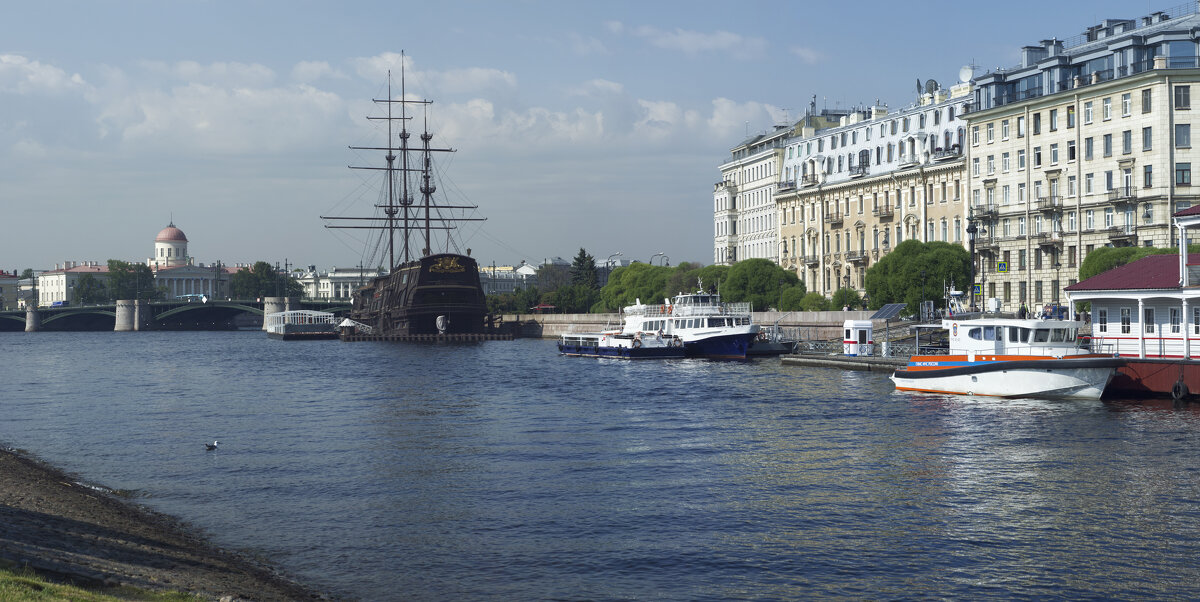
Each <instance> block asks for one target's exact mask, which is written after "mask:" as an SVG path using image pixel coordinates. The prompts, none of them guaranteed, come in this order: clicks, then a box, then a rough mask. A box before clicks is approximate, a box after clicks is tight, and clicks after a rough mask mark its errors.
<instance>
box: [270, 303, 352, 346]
mask: <svg viewBox="0 0 1200 602" xmlns="http://www.w3.org/2000/svg"><path fill="white" fill-rule="evenodd" d="M265 322H266V331H267V336H269V337H271V338H275V339H282V340H284V341H302V340H312V339H336V338H337V337H338V331H337V316H335V315H333V314H331V313H329V312H324V311H312V310H307V309H298V310H292V311H280V312H274V313H269V314H267V315H266V320H265Z"/></svg>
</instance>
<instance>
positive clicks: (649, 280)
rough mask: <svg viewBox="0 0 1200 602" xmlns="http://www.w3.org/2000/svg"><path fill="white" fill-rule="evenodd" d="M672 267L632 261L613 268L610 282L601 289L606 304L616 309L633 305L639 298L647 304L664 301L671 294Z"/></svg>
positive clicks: (601, 296)
mask: <svg viewBox="0 0 1200 602" xmlns="http://www.w3.org/2000/svg"><path fill="white" fill-rule="evenodd" d="M671 269H672V268H668V267H663V266H653V265H650V264H648V263H631V264H629V265H627V266H622V267H619V268H617V269H615V270H613V272H612V274H610V275H609V277H608V284H606V285H604V288H603V289H601V291H600V298H601V299H602V300H603V301H604V304H605V306H607V307H609V308H610V309H613V310H614V311H615V310H617V309H620V308H622V307H625V306H626V305H633V304H634V303H635V302H636V301H637V300H639V299H640V300H641V302H642V303H646V304H657V303H662V302H663V298H664V297H667V296H669V293H668V292H667V278H668V277H669V276H670V274H671Z"/></svg>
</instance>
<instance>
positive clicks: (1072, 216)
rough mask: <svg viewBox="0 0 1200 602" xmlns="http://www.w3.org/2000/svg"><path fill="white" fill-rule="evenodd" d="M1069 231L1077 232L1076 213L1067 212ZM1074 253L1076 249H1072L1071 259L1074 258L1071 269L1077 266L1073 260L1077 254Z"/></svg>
mask: <svg viewBox="0 0 1200 602" xmlns="http://www.w3.org/2000/svg"><path fill="white" fill-rule="evenodd" d="M1067 231H1068V232H1074V231H1075V212H1074V211H1068V212H1067ZM1074 251H1075V247H1071V257H1072V261H1071V264H1070V265H1071V267H1074V266H1075V261H1074V259H1073V258H1074V257H1075V253H1074Z"/></svg>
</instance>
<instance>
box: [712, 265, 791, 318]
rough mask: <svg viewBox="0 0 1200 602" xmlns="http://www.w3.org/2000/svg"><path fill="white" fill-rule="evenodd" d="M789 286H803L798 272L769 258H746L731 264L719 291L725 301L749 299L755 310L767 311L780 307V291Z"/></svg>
mask: <svg viewBox="0 0 1200 602" xmlns="http://www.w3.org/2000/svg"><path fill="white" fill-rule="evenodd" d="M790 286H802V285H801V284H800V279H799V278H797V277H796V273H795V272H790V271H788V270H785V269H783V268H782V267H780V266H779V265H778V264H776V263H774V262H772V261H770V260H767V259H747V260H745V261H739V262H737V263H735V264H733V266H732V267H731V268H729V278H728V279H727V280H726V281H725V282H724V283H722V284H721V290H720V293H721V299H722V300H723V301H730V302H737V301H749V302H750V305H751V308H752V309H753V310H754V311H764V310H766V309H768V308H771V307H776V308H777V307H779V295H780V293H782V292H783V290H784V289H785V288H788V287H790Z"/></svg>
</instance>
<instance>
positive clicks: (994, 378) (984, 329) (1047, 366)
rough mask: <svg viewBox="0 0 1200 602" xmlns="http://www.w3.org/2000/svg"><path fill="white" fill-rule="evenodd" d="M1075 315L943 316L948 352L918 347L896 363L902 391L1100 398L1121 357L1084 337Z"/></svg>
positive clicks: (895, 375) (896, 376)
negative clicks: (905, 361)
mask: <svg viewBox="0 0 1200 602" xmlns="http://www.w3.org/2000/svg"><path fill="white" fill-rule="evenodd" d="M1082 326H1083V324H1082V323H1081V322H1077V321H1071V320H1020V319H1012V318H977V319H971V320H953V319H951V320H943V321H942V328H944V329H945V330H946V332H947V335H948V342H949V345H948V348H947V349H946V353H945V354H926V355H914V356H912V357H911V358H910V359H909V362H908V365H907V366H906V367H905V368H902V369H900V370H896V371H895V373H894V374H893V375H892V382H894V383H895V384H896V389H898V390H901V391H921V392H927V393H958V394H967V395H986V396H995V397H1042V398H1055V399H1099V398H1100V396H1101V395H1102V394H1103V393H1104V389H1105V388H1106V387H1107V386H1108V383H1109V381H1110V380H1111V379H1112V377H1113V374H1114V373H1115V372H1116V369H1117V368H1118V367H1120V366H1121V365H1122V364H1123V363H1124V361H1123V360H1121V359H1119V358H1117V357H1115V356H1114V355H1113V354H1112V353H1102V352H1099V351H1100V350H1097V349H1092V348H1091V343H1090V341H1089V340H1087V339H1079V338H1078V332H1079V329H1080V327H1082Z"/></svg>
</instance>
